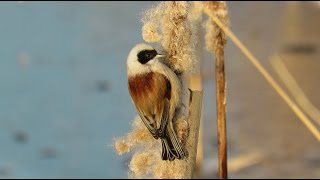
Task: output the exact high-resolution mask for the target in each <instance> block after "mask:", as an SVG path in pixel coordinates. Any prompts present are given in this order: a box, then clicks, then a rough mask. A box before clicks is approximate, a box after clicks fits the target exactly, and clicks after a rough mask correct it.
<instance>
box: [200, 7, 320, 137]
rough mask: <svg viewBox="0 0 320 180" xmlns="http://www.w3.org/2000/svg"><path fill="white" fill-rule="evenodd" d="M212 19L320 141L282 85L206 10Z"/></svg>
mask: <svg viewBox="0 0 320 180" xmlns="http://www.w3.org/2000/svg"><path fill="white" fill-rule="evenodd" d="M204 10H205V11H206V13H207V14H208V15H209V16H210V18H211V19H212V20H213V21H214V22H215V23H216V24H217V25H218V26H219V27H220V28H221V29H222V30H223V31H224V32H225V34H226V35H227V36H229V37H230V39H231V40H232V41H233V42H234V43H235V44H236V46H237V47H238V48H239V49H240V50H241V51H242V52H243V53H244V55H245V56H246V57H247V58H248V60H249V61H250V62H251V63H252V64H253V65H254V67H256V68H257V70H258V72H260V73H261V74H262V76H263V77H264V78H265V79H266V80H267V82H268V83H269V84H270V85H271V86H272V88H273V89H274V90H275V91H276V92H277V93H278V94H279V95H280V97H281V98H282V99H283V100H284V101H285V102H286V103H287V105H288V106H289V107H290V108H291V110H292V111H293V112H294V113H295V114H296V115H297V117H298V118H299V120H300V121H301V122H302V123H303V124H304V125H305V126H306V127H307V129H308V130H309V131H310V132H311V133H312V135H313V136H314V137H315V138H316V139H317V140H318V141H320V132H319V130H318V129H317V128H316V127H315V126H314V125H313V123H312V122H311V120H310V119H309V118H308V117H307V116H306V115H305V113H304V112H303V111H302V110H301V109H300V108H299V107H298V105H297V104H296V103H294V101H293V100H292V99H291V98H290V97H289V96H288V95H287V94H286V92H285V91H284V90H283V89H282V88H281V87H280V85H279V84H278V83H277V82H276V81H275V80H274V79H273V78H272V76H271V75H270V74H269V73H268V72H267V70H266V69H265V68H264V67H263V66H262V65H261V64H260V63H259V61H258V60H257V59H256V58H255V57H254V56H253V54H252V53H251V52H250V51H249V50H248V49H247V48H246V47H245V46H244V45H243V43H242V42H241V41H240V40H239V39H238V38H237V36H236V35H235V34H234V33H233V32H232V31H231V30H230V29H229V28H228V27H227V26H225V25H224V24H223V23H222V22H221V21H220V20H219V18H217V17H216V16H215V15H214V14H213V13H211V12H210V11H209V10H207V9H204Z"/></svg>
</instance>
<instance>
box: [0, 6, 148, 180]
mask: <svg viewBox="0 0 320 180" xmlns="http://www.w3.org/2000/svg"><path fill="white" fill-rule="evenodd" d="M152 4H154V3H153V2H1V3H0V97H1V100H0V178H126V177H127V164H126V163H127V158H128V157H129V156H128V155H124V156H118V155H117V154H116V153H115V151H114V149H113V147H112V144H113V142H114V138H116V137H119V136H123V135H124V134H125V133H126V132H128V131H129V130H130V128H131V125H130V123H131V121H132V119H133V118H134V116H135V115H136V112H135V109H134V107H133V105H132V104H131V99H130V96H129V94H128V90H127V77H126V76H127V75H126V58H127V55H128V52H129V50H130V49H131V48H132V46H133V45H134V44H136V43H139V42H141V41H143V40H142V38H141V22H140V13H141V12H143V11H144V10H146V9H147V8H149V7H151V5H152Z"/></svg>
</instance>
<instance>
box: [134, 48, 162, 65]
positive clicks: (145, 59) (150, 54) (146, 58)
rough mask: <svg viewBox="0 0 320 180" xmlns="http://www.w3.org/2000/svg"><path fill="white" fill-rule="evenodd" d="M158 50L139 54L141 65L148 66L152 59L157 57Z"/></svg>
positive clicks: (144, 51)
mask: <svg viewBox="0 0 320 180" xmlns="http://www.w3.org/2000/svg"><path fill="white" fill-rule="evenodd" d="M157 54H158V53H157V51H156V50H154V49H153V50H143V51H140V52H139V53H138V61H139V62H140V63H141V64H146V63H147V62H149V61H150V60H151V59H153V58H154V57H155V56H156V55H157Z"/></svg>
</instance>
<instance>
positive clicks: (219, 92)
mask: <svg viewBox="0 0 320 180" xmlns="http://www.w3.org/2000/svg"><path fill="white" fill-rule="evenodd" d="M216 104H217V128H218V151H219V154H218V157H219V178H220V179H227V178H228V169H227V130H226V129H227V128H226V87H225V72H224V51H223V48H221V49H219V50H218V51H217V52H216Z"/></svg>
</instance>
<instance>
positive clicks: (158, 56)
mask: <svg viewBox="0 0 320 180" xmlns="http://www.w3.org/2000/svg"><path fill="white" fill-rule="evenodd" d="M161 57H165V55H163V54H157V55H156V58H161Z"/></svg>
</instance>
